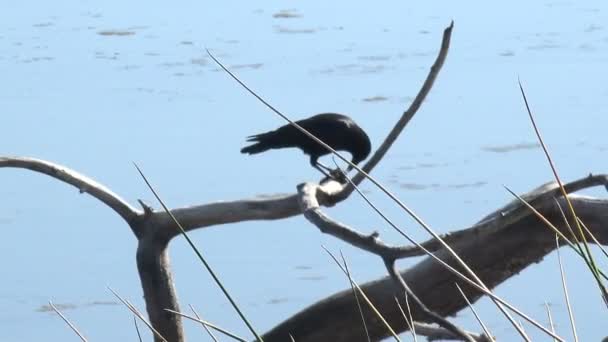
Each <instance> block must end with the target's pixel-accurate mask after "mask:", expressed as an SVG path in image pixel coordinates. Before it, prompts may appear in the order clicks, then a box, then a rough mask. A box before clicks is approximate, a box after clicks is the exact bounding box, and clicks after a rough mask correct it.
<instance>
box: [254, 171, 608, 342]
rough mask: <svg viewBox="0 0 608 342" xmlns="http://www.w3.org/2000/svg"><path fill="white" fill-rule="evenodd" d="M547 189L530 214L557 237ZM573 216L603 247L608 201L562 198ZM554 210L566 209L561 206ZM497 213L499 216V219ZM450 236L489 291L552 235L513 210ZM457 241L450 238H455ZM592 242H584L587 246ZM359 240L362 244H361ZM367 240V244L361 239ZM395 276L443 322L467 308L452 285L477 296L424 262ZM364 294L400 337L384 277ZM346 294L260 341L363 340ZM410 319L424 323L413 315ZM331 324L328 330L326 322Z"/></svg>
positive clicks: (551, 245) (535, 195)
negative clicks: (551, 227) (567, 201)
mask: <svg viewBox="0 0 608 342" xmlns="http://www.w3.org/2000/svg"><path fill="white" fill-rule="evenodd" d="M602 179H605V177H604V176H590V177H587V178H584V179H581V180H579V181H576V182H573V183H570V184H569V185H571V186H573V185H576V186H580V187H581V188H582V187H583V185H585V186H591V185H592V184H593V183H595V185H598V184H602V185H603V184H605V183H604V181H603V180H602ZM554 195H556V193H555V187H554V186H553V185H545V186H543V187H541V188H539V189H537V190H535V191H533V192H531V193H530V194H528V197H529V198H532V199H533V200H532V201H533V203H534V204H535V207H536V208H538V209H539V210H540V211H541V213H542V214H543V215H545V216H546V217H547V218H548V219H549V220H551V222H553V223H554V224H555V225H556V226H557V227H558V228H559V229H561V230H562V231H563V232H566V231H567V228H566V227H565V224H564V222H563V218H562V216H561V213H560V212H559V209H558V208H557V205H556V204H555V201H554V199H553V196H554ZM569 196H570V199H571V201H572V203H573V205H574V207H575V210H576V212H577V214H578V216H579V217H580V218H581V220H582V221H583V222H585V224H586V225H587V226H588V227H589V229H590V230H591V231H592V232H593V234H594V235H595V236H596V238H597V239H598V240H599V242H600V243H602V244H606V243H608V229H605V227H606V223H607V222H608V200H605V199H597V198H590V197H584V196H577V195H569ZM558 201H559V204H560V205H561V206H562V207H565V203H564V199H563V198H560V199H559V200H558ZM501 213H503V214H501ZM451 235H452V238H453V240H452V242H451V243H450V245H451V246H452V248H454V250H455V251H456V252H457V253H458V254H459V255H460V256H461V257H462V258H463V259H464V260H465V261H466V262H467V264H468V265H469V266H470V267H471V268H472V269H473V270H474V271H475V272H476V274H477V275H478V276H479V277H480V278H481V279H482V280H483V281H484V283H486V285H488V287H490V288H494V287H496V286H497V285H498V284H500V283H502V282H503V281H505V280H506V279H508V278H509V277H511V276H513V275H515V274H517V273H519V272H520V271H521V270H522V269H524V268H526V267H527V266H528V265H531V264H533V263H537V262H539V261H540V260H542V258H543V257H544V256H545V255H547V254H548V253H550V252H551V251H553V250H554V249H555V235H554V233H553V232H551V231H550V230H549V229H548V228H547V227H546V226H545V225H544V224H543V223H542V222H540V220H539V219H538V218H537V217H536V216H535V215H534V214H532V213H531V212H530V211H529V210H527V211H524V210H519V209H518V208H517V206H513V205H512V204H509V205H507V206H505V207H503V208H502V209H500V210H498V211H496V212H495V213H493V214H492V215H489V216H488V217H486V218H485V219H484V220H482V221H481V222H480V223H479V224H477V225H475V226H473V227H471V228H468V229H465V230H461V231H458V232H456V233H454V234H451ZM456 236H457V238H455V237H456ZM588 240H589V241H591V239H588ZM362 241H363V240H362ZM367 241H370V239H369V238H368V239H367ZM435 255H437V256H438V257H439V258H441V259H442V260H445V261H446V262H448V263H449V264H450V265H452V266H453V267H455V268H457V269H461V268H460V267H459V266H458V264H457V263H455V262H454V261H453V259H452V257H451V256H450V255H449V254H448V253H447V252H446V251H445V250H439V251H437V252H436V253H435ZM401 275H402V277H403V278H404V279H405V281H406V282H407V284H408V285H409V286H410V287H411V289H412V291H413V292H414V293H416V294H417V295H418V297H419V298H420V300H421V301H422V302H424V303H425V304H426V305H427V306H428V307H429V309H430V310H432V311H433V312H436V313H438V314H440V315H442V316H444V317H447V316H449V315H453V314H455V313H457V312H458V311H460V310H461V309H463V308H465V307H466V306H467V304H466V302H465V301H464V299H463V298H462V296H461V295H460V293H459V292H458V290H457V289H456V287H455V286H454V284H455V283H457V284H459V285H460V286H461V287H462V288H463V290H464V291H465V294H466V296H467V297H468V298H469V299H471V300H473V301H475V300H477V299H479V298H480V297H481V295H482V293H481V292H479V291H478V290H477V289H474V288H473V287H471V286H469V285H468V284H466V283H464V282H463V281H461V280H460V279H459V278H458V277H457V276H455V275H453V274H452V273H450V272H447V271H446V270H445V269H444V268H443V266H441V265H439V264H438V263H437V262H436V261H434V260H432V259H430V258H425V259H424V260H423V261H421V262H420V263H418V264H417V265H415V266H414V267H412V268H410V269H408V270H406V271H403V272H401ZM362 287H363V290H364V291H365V292H366V294H367V295H368V297H370V299H371V300H372V302H373V303H374V304H375V305H376V307H378V308H379V310H380V312H381V313H382V314H383V315H384V317H385V318H386V319H387V320H388V322H389V324H391V327H393V329H395V330H396V331H405V330H406V329H407V325H406V323H405V322H404V320H403V317H402V315H401V313H400V311H399V309H398V307H397V306H396V304H395V302H394V300H393V294H394V293H395V291H397V287H396V286H395V284H394V282H393V281H392V280H391V279H390V278H389V277H385V278H382V279H380V280H377V281H373V282H370V283H367V284H365V285H364V286H362ZM355 305H356V303H354V302H353V298H352V293H351V291H343V292H340V293H337V294H335V295H333V296H331V297H329V298H327V299H325V300H323V301H321V302H318V303H317V304H314V305H312V306H310V307H309V308H307V309H305V310H303V311H302V312H300V313H298V314H296V315H295V316H293V317H292V318H290V319H288V320H286V321H285V322H283V323H281V324H280V325H278V326H277V327H275V328H274V329H272V330H271V331H270V332H268V333H267V334H266V335H265V336H264V340H265V341H267V342H273V341H282V340H284V338H285V336H288V335H287V334H288V333H291V334H292V335H293V336H294V338H295V339H296V340H297V341H300V342H302V341H304V342H306V341H320V340H331V341H363V339H362V336H360V335H359V334H358V333H359V331H358V330H357V329H351V328H349V327H352V326H354V325H356V324H359V322H360V317H359V314H358V313H357V311H356V310H353V308H354V307H355ZM413 309H414V310H413V312H412V313H413V316H414V319H415V320H424V317H423V316H422V315H421V313H420V312H419V311H416V310H415V309H416V308H413ZM365 315H366V318H367V321H368V323H369V324H368V328H369V332H370V335H371V336H372V339H373V340H379V339H381V338H384V337H386V336H387V335H386V330H385V328H384V326H382V324H380V323H379V322H378V321H377V320H374V318H373V317H374V316H373V314H371V313H370V312H365ZM328 322H331V323H328Z"/></svg>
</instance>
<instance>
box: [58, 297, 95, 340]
mask: <svg viewBox="0 0 608 342" xmlns="http://www.w3.org/2000/svg"><path fill="white" fill-rule="evenodd" d="M49 305H50V306H51V308H52V309H53V310H54V311H55V313H57V314H58V315H59V317H61V319H62V320H63V321H64V322H65V323H66V324H67V325H68V326H69V327H70V329H72V331H73V332H74V333H75V334H76V335H78V337H80V339H81V340H82V341H83V342H87V339H86V338H85V337H84V335H82V334H81V333H80V331H78V328H76V326H75V325H74V324H72V322H70V320H69V319H68V318H67V317H65V316H64V315H63V314H62V313H61V311H59V309H57V307H55V305H53V302H51V301H49Z"/></svg>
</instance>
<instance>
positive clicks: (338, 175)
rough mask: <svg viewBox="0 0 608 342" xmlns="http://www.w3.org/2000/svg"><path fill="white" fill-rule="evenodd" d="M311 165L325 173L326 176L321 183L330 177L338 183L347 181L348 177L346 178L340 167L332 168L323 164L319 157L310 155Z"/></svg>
mask: <svg viewBox="0 0 608 342" xmlns="http://www.w3.org/2000/svg"><path fill="white" fill-rule="evenodd" d="M310 165H312V167H314V168H315V169H317V170H319V171H321V173H322V174H323V175H325V178H324V179H322V180H321V183H323V182H325V181H326V180H328V179H333V180H335V181H336V182H338V183H344V182H345V181H346V179H345V178H344V172H343V171H342V170H340V168H337V169H331V168H329V167H327V166H325V165H323V164H322V163H321V162H319V161H318V160H317V158H314V157H310Z"/></svg>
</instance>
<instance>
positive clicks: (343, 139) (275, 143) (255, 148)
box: [241, 113, 371, 178]
mask: <svg viewBox="0 0 608 342" xmlns="http://www.w3.org/2000/svg"><path fill="white" fill-rule="evenodd" d="M296 123H297V124H298V125H300V126H301V127H302V128H304V129H305V130H307V131H308V132H310V133H312V134H313V135H314V136H315V137H317V138H319V139H321V140H322V141H323V142H325V143H326V144H327V145H329V146H331V147H332V148H333V149H334V150H337V151H346V152H349V153H350V154H351V156H352V163H353V164H358V163H359V162H360V161H362V160H364V159H365V158H367V156H368V155H369V153H370V151H371V142H370V141H369V137H368V136H367V134H366V133H365V131H363V129H361V127H359V126H358V125H357V124H356V123H355V122H354V121H353V120H352V119H351V118H349V117H348V116H346V115H342V114H334V113H324V114H317V115H315V116H312V117H310V118H308V119H303V120H299V121H296ZM247 141H251V142H255V143H254V144H253V145H249V146H246V147H244V148H243V149H241V153H248V154H256V153H262V152H264V151H268V150H270V149H277V148H287V147H298V148H299V149H301V150H302V151H303V152H304V153H305V154H308V155H309V156H310V165H312V166H313V167H314V168H316V169H317V170H319V171H321V173H323V174H324V175H325V176H327V177H330V178H335V177H332V176H330V175H329V174H327V172H326V171H328V172H330V173H333V171H332V170H331V169H330V168H329V167H327V166H325V165H323V164H321V163H320V162H319V161H318V159H319V157H321V156H323V155H326V154H329V153H330V152H329V151H328V150H327V149H326V148H325V147H323V146H321V145H320V144H319V143H317V142H316V141H314V140H313V139H312V138H310V137H309V136H307V135H306V134H304V133H302V132H301V131H300V130H299V129H297V128H295V127H294V126H292V125H291V124H287V125H285V126H281V127H279V128H277V129H275V130H274V131H270V132H266V133H261V134H256V135H252V136H249V137H248V138H247ZM324 169H325V170H324ZM351 169H352V166H350V165H349V166H348V168H347V169H346V172H348V171H350V170H351Z"/></svg>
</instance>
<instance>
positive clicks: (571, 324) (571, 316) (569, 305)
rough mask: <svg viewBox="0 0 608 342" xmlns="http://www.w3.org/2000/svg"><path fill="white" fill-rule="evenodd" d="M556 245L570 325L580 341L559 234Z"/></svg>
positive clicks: (576, 341) (576, 340)
mask: <svg viewBox="0 0 608 342" xmlns="http://www.w3.org/2000/svg"><path fill="white" fill-rule="evenodd" d="M555 245H556V250H557V261H558V262H559V274H560V277H561V279H562V289H563V290H564V298H565V299H566V307H567V308H568V317H569V318H570V327H571V328H572V336H573V337H574V341H575V342H578V335H577V334H576V324H574V314H573V313H572V305H571V304H570V296H569V295H568V286H567V285H566V274H565V272H564V266H563V264H562V256H561V254H560V252H559V237H558V236H557V235H556V236H555Z"/></svg>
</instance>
